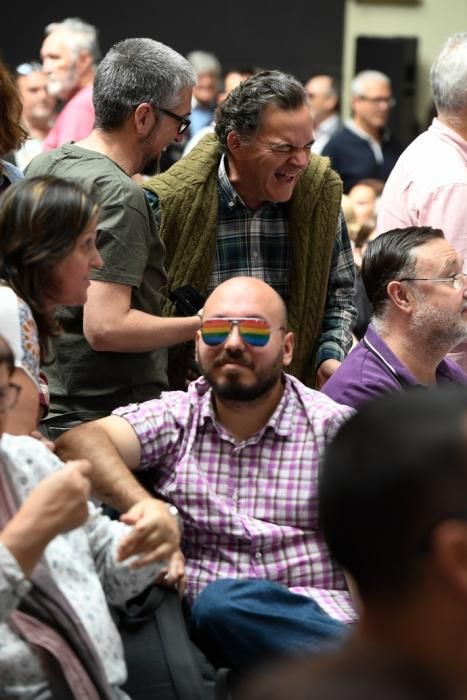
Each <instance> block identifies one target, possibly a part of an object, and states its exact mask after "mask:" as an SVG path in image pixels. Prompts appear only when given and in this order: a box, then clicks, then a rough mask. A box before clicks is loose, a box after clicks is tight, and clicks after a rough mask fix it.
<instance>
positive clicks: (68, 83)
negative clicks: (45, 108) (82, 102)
mask: <svg viewBox="0 0 467 700" xmlns="http://www.w3.org/2000/svg"><path fill="white" fill-rule="evenodd" d="M77 82H78V73H77V70H76V67H75V66H72V67H70V68H69V69H68V70H67V72H66V74H65V75H64V76H63V78H61V79H59V80H57V79H54V78H53V77H49V78H48V85H47V89H48V91H49V95H52V96H53V97H58V98H60V99H61V100H64V101H66V100H68V98H69V97H70V95H71V94H72V93H73V92H75V90H76V84H77Z"/></svg>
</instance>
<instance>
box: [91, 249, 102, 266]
mask: <svg viewBox="0 0 467 700" xmlns="http://www.w3.org/2000/svg"><path fill="white" fill-rule="evenodd" d="M103 267H104V261H103V260H102V257H101V254H100V253H99V251H98V250H97V248H96V247H94V252H93V255H92V257H91V260H90V268H91V269H94V270H101V269H102V268H103Z"/></svg>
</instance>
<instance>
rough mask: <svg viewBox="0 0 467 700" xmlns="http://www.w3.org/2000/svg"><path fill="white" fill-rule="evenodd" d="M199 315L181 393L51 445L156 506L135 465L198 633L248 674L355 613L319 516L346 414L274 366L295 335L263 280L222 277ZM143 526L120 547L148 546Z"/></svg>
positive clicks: (220, 660) (340, 628) (103, 489)
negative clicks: (330, 445) (170, 509)
mask: <svg viewBox="0 0 467 700" xmlns="http://www.w3.org/2000/svg"><path fill="white" fill-rule="evenodd" d="M202 316H203V323H202V326H201V329H200V331H199V332H198V333H197V337H196V352H197V357H198V362H199V365H200V367H201V370H202V373H203V375H202V376H201V377H200V378H199V379H197V380H195V381H194V382H192V383H191V384H190V386H189V388H188V391H187V392H185V391H179V392H174V391H172V392H166V393H163V394H162V396H161V398H160V399H155V400H152V401H147V402H145V403H142V404H139V405H135V404H132V405H130V406H126V407H123V408H119V409H117V410H116V411H114V412H113V414H112V415H111V416H109V417H107V418H104V419H102V420H99V421H96V422H94V423H88V424H86V425H82V426H80V427H78V428H75V429H73V430H70V431H68V433H66V434H64V435H63V436H62V437H61V438H59V440H57V442H56V449H57V451H58V454H60V455H61V456H62V458H63V457H65V456H66V457H67V458H70V456H71V455H74V456H75V457H76V456H77V455H79V454H87V455H88V457H89V459H90V460H91V461H92V463H93V467H94V468H93V474H92V479H93V488H94V491H95V492H96V493H97V494H99V495H100V496H101V497H102V498H103V499H104V500H106V499H107V500H108V501H110V503H111V504H112V505H113V506H114V507H115V508H116V509H117V510H127V509H128V507H131V506H133V505H134V504H135V503H140V504H145V503H147V502H148V501H149V502H151V500H153V499H151V498H150V495H149V493H148V492H147V491H145V489H144V488H143V487H142V486H141V484H140V483H139V482H138V481H136V479H135V477H134V476H133V475H132V474H131V471H133V472H134V473H135V474H138V476H139V477H143V478H144V483H146V484H148V485H149V491H150V492H151V493H153V494H154V493H158V494H161V495H162V496H163V497H164V498H166V499H167V500H168V501H169V502H170V503H172V504H173V505H175V506H176V507H177V508H178V510H179V513H180V516H181V519H182V522H183V540H182V550H183V553H184V554H185V557H186V576H187V593H188V597H189V600H190V602H193V601H194V607H193V609H192V622H193V631H194V639H195V641H196V642H197V643H198V644H199V645H200V646H201V648H202V649H203V651H204V652H205V653H206V654H207V655H208V656H209V657H210V658H211V659H212V660H213V661H214V662H215V663H216V664H217V665H221V666H222V665H227V666H229V667H232V668H234V669H236V670H245V669H246V668H247V667H251V666H253V665H255V664H256V663H259V662H260V661H262V660H264V659H265V658H266V657H267V656H268V655H269V654H272V653H286V652H291V653H294V652H298V651H299V650H300V649H303V648H309V649H312V650H317V649H320V648H321V647H322V646H325V645H327V644H329V643H331V642H337V641H339V640H340V638H341V637H342V636H343V634H344V633H345V623H347V622H350V621H351V620H353V619H354V617H355V612H354V610H353V606H352V601H351V598H350V594H349V592H348V590H347V586H346V582H345V578H344V575H343V572H342V571H341V570H339V569H336V568H335V566H334V564H333V562H332V560H331V559H330V558H329V556H328V552H327V549H326V547H324V546H323V542H322V538H321V533H320V528H319V524H318V521H317V519H316V510H317V501H316V494H317V484H318V462H319V458H320V455H321V453H322V451H323V449H324V446H325V444H326V443H327V442H328V441H329V440H330V438H331V437H332V435H333V434H334V432H335V430H336V429H337V427H338V426H339V425H340V424H341V423H342V422H343V421H344V420H346V418H347V417H348V416H349V415H351V413H352V410H351V409H349V408H347V407H344V406H338V405H337V404H336V403H334V402H333V401H331V400H330V399H328V398H327V397H325V396H324V395H323V394H321V393H319V392H317V391H314V390H312V389H309V388H307V387H305V385H304V384H302V383H301V382H300V381H299V380H298V379H296V378H295V377H293V376H291V375H289V374H287V373H285V372H284V370H285V369H286V368H287V367H289V366H290V363H291V361H292V356H293V352H294V334H293V333H291V332H290V331H289V330H288V323H287V314H286V309H285V305H284V302H283V300H282V299H281V297H280V296H279V295H278V294H277V293H276V292H275V291H274V290H273V289H272V288H271V287H270V286H269V285H267V284H266V283H265V282H263V281H262V280H257V279H255V278H253V277H234V278H232V279H230V280H228V281H226V282H224V283H222V284H220V285H219V286H218V287H216V289H215V290H214V291H213V292H212V294H211V295H210V297H209V298H208V300H207V301H206V304H205V306H204V309H203V314H202ZM130 470H131V471H130ZM130 504H131V506H130ZM135 507H136V506H135ZM150 534H151V533H150V528H147V530H141V535H140V537H139V538H136V537H135V539H134V541H133V542H132V543H131V545H130V543H129V544H128V547H127V548H125V550H124V554H126V555H129V554H132V553H136V552H141V551H144V550H146V549H148V550H151V542H150ZM146 538H147V541H146Z"/></svg>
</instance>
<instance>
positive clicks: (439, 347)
mask: <svg viewBox="0 0 467 700" xmlns="http://www.w3.org/2000/svg"><path fill="white" fill-rule="evenodd" d="M411 331H412V332H413V333H415V334H416V335H417V336H418V337H420V338H425V340H427V341H428V343H427V345H429V347H426V348H425V351H429V350H430V348H431V349H433V350H434V351H435V352H442V353H443V354H446V353H448V352H449V351H450V350H452V348H454V347H455V346H456V345H457V344H458V343H460V342H462V341H463V340H465V339H466V338H467V319H466V318H464V317H463V316H462V314H461V312H459V313H458V314H457V313H454V312H451V313H446V312H445V311H442V310H441V309H434V308H433V307H432V306H430V304H428V303H427V302H425V301H423V302H422V303H421V304H420V308H418V309H417V311H416V312H415V314H414V315H413V317H412V322H411Z"/></svg>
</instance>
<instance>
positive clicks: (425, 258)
mask: <svg viewBox="0 0 467 700" xmlns="http://www.w3.org/2000/svg"><path fill="white" fill-rule="evenodd" d="M362 279H363V283H364V285H365V287H366V291H367V294H368V299H369V300H370V303H371V305H372V308H373V317H372V320H371V324H370V326H369V328H368V330H367V333H366V335H365V336H364V338H362V340H361V341H360V342H359V343H358V344H357V345H356V347H355V348H354V349H353V351H352V352H351V353H350V354H349V355H348V356H347V358H346V359H345V360H344V362H343V363H342V365H341V367H340V368H339V369H338V370H337V371H336V372H335V373H334V375H333V376H332V377H331V379H330V380H329V381H328V382H327V383H326V385H325V386H324V388H323V392H324V393H325V394H327V395H328V396H329V397H330V398H332V399H334V400H335V401H337V402H338V403H342V404H346V405H348V406H353V407H354V408H359V407H360V406H361V405H362V404H363V403H365V402H366V401H368V400H369V399H370V398H372V397H374V396H377V395H379V394H384V393H389V392H394V391H401V390H404V389H408V388H410V387H412V386H416V385H422V386H429V385H435V384H441V383H445V382H448V383H449V382H450V383H459V384H467V374H466V373H465V372H464V371H463V370H462V369H461V368H460V367H459V365H458V364H457V363H455V362H454V361H452V360H450V359H447V358H446V357H445V355H446V354H447V353H448V352H449V351H450V350H451V349H452V348H453V347H455V346H456V345H457V344H458V343H460V342H462V341H464V340H466V339H467V286H466V282H465V275H464V272H463V260H462V257H461V256H460V255H459V254H458V253H457V252H456V250H454V248H453V247H452V246H451V245H450V244H449V243H448V242H447V241H446V240H445V238H444V234H443V232H442V231H441V230H440V229H433V228H431V227H429V226H420V227H419V226H412V227H409V228H404V229H394V230H393V231H387V232H386V233H383V234H381V235H380V236H378V237H377V238H375V239H374V240H373V241H371V242H370V244H369V245H368V248H367V250H366V252H365V255H364V257H363V264H362Z"/></svg>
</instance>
